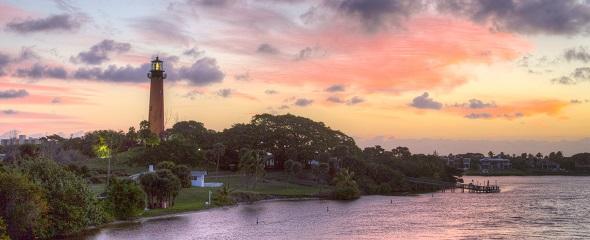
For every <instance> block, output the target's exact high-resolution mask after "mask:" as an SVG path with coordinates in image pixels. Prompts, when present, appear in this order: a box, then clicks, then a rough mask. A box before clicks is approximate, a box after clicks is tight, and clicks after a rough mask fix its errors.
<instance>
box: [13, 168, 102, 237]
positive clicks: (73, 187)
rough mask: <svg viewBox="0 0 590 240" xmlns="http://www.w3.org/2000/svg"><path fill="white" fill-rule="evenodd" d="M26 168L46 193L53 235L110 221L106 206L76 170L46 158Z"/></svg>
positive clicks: (28, 173) (51, 234)
mask: <svg viewBox="0 0 590 240" xmlns="http://www.w3.org/2000/svg"><path fill="white" fill-rule="evenodd" d="M23 171H24V173H25V174H26V175H27V176H28V177H29V178H30V179H33V180H34V181H35V182H36V183H37V184H39V186H41V187H42V188H43V189H44V191H45V193H46V199H47V203H48V206H49V211H48V217H49V222H50V226H49V234H50V236H63V235H69V234H74V233H78V232H80V231H81V230H83V229H84V228H86V227H88V226H91V225H97V224H101V223H103V222H104V221H105V220H106V218H105V217H104V216H105V214H104V209H102V208H101V205H99V202H98V200H97V199H96V197H95V196H94V194H93V193H92V192H91V191H90V189H89V188H88V185H87V184H86V183H85V182H84V180H83V179H82V178H81V177H80V176H78V175H76V174H75V173H73V172H71V171H68V170H66V169H64V168H63V167H61V166H59V165H58V164H57V163H55V162H53V161H50V160H45V159H38V160H31V161H27V162H25V163H24V164H23Z"/></svg>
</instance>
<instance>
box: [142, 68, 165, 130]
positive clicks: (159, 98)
mask: <svg viewBox="0 0 590 240" xmlns="http://www.w3.org/2000/svg"><path fill="white" fill-rule="evenodd" d="M147 77H148V78H149V79H150V80H151V83H150V109H149V122H150V130H151V131H152V132H153V133H155V134H156V135H158V136H160V134H161V133H162V132H163V131H164V79H166V73H165V72H164V62H162V61H160V59H159V58H158V57H156V59H154V60H153V61H152V67H151V70H150V72H149V73H148V74H147Z"/></svg>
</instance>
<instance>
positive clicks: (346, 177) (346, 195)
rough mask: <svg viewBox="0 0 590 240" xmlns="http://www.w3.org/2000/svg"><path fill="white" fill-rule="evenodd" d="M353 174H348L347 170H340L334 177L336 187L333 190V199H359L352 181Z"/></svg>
mask: <svg viewBox="0 0 590 240" xmlns="http://www.w3.org/2000/svg"><path fill="white" fill-rule="evenodd" d="M353 176H354V173H352V172H349V171H348V169H344V168H343V169H340V171H339V172H338V173H337V174H336V177H334V183H335V185H336V187H335V189H334V195H333V197H334V199H339V200H350V199H356V198H359V197H360V190H359V188H358V185H357V184H356V181H354V179H353Z"/></svg>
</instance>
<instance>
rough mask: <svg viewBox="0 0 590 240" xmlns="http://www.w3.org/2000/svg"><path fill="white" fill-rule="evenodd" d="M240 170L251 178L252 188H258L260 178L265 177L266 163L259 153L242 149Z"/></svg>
mask: <svg viewBox="0 0 590 240" xmlns="http://www.w3.org/2000/svg"><path fill="white" fill-rule="evenodd" d="M240 152H241V153H240V170H241V171H242V172H243V173H244V174H245V175H246V176H248V177H249V178H250V180H249V182H250V184H249V185H250V186H254V188H256V183H257V182H258V178H260V177H262V176H264V174H265V171H264V161H263V160H262V157H261V156H260V155H261V154H260V152H259V151H255V150H251V149H242V151H240Z"/></svg>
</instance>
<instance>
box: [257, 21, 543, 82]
mask: <svg viewBox="0 0 590 240" xmlns="http://www.w3.org/2000/svg"><path fill="white" fill-rule="evenodd" d="M281 36H283V38H277V39H275V40H274V41H273V42H280V43H279V45H289V46H301V49H304V50H306V51H307V49H305V47H309V49H310V50H309V51H307V52H302V53H301V54H302V55H301V56H304V57H306V58H305V59H304V60H301V61H294V59H296V57H297V56H296V54H295V53H294V54H293V56H291V58H288V59H283V60H278V59H276V58H267V60H266V61H264V60H263V63H262V64H261V65H262V66H260V67H259V68H257V70H258V71H252V75H254V78H256V79H261V80H263V81H267V82H273V83H276V82H279V83H286V84H293V85H295V84H296V85H300V84H302V83H311V84H315V85H320V86H322V87H326V86H329V85H332V84H347V85H351V86H355V87H358V88H359V89H362V90H365V91H368V92H374V91H387V92H394V93H396V92H403V91H415V90H427V89H435V88H437V89H452V88H454V87H456V86H459V85H461V84H464V83H465V82H467V81H468V79H467V77H466V76H465V75H462V74H459V73H456V72H454V71H453V70H452V69H451V67H452V66H456V65H460V64H467V63H473V64H490V63H494V62H496V61H507V60H513V59H516V58H518V57H519V56H520V55H521V54H523V53H525V52H527V51H530V50H531V48H532V44H531V43H529V42H528V41H526V40H524V39H522V38H519V37H517V36H515V35H512V34H509V33H494V32H490V31H489V29H488V28H486V27H483V26H481V25H478V24H475V23H472V22H469V21H465V20H458V19H452V18H443V17H432V16H422V17H417V18H414V19H412V20H411V21H410V22H408V24H407V29H406V30H403V31H399V32H378V33H374V34H366V33H358V32H354V31H350V29H349V28H347V27H346V26H341V25H331V26H326V27H322V28H320V29H316V30H315V31H314V32H307V33H306V34H295V35H289V36H285V35H284V34H283V35H281Z"/></svg>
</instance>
